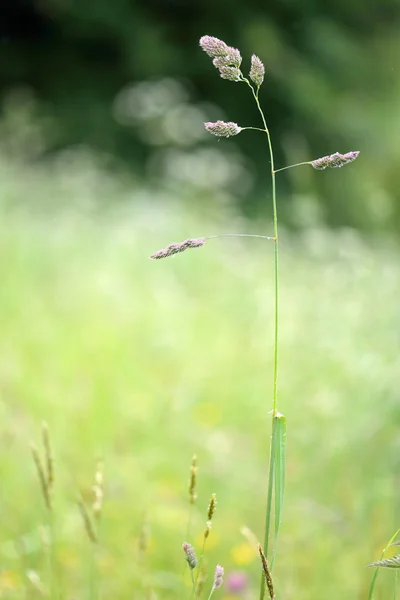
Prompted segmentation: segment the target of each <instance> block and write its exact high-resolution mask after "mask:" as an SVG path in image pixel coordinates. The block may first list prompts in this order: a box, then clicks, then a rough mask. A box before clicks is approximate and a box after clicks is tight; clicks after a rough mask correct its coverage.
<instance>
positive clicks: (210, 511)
mask: <svg viewBox="0 0 400 600" xmlns="http://www.w3.org/2000/svg"><path fill="white" fill-rule="evenodd" d="M216 510H217V496H216V494H211V498H210V503H209V505H208V510H207V519H208V520H209V521H212V518H213V516H214V513H215V511H216Z"/></svg>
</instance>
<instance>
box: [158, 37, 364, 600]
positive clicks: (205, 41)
mask: <svg viewBox="0 0 400 600" xmlns="http://www.w3.org/2000/svg"><path fill="white" fill-rule="evenodd" d="M200 47H201V48H202V49H203V50H204V52H206V54H208V56H210V57H211V58H212V59H213V61H212V62H213V65H214V67H215V68H216V69H217V70H218V71H219V74H220V76H221V77H222V79H227V80H228V81H234V82H236V83H246V85H248V87H249V88H250V90H251V93H252V95H253V98H254V100H255V102H256V104H257V109H258V111H259V113H260V116H261V120H262V123H263V126H264V128H263V129H261V128H260V127H241V126H240V125H238V124H237V123H234V122H233V121H216V122H214V123H211V122H207V123H204V126H205V129H206V130H207V131H208V132H209V133H211V134H212V135H215V136H217V137H224V138H229V137H232V136H235V135H238V134H239V133H241V132H242V131H244V130H249V129H250V130H254V131H259V132H262V133H265V134H266V136H267V142H268V150H269V162H270V170H271V184H272V210H273V236H255V235H248V234H225V235H226V236H229V235H231V236H235V237H236V236H240V235H243V236H247V235H248V237H264V238H265V239H272V240H273V241H274V335H273V338H274V351H273V393H272V411H271V416H272V434H271V443H270V453H269V466H268V489H267V505H266V510H265V530H264V544H263V548H261V550H262V557H264V563H263V564H264V570H263V576H262V579H261V585H260V600H263V598H264V595H265V585H266V583H265V582H266V571H265V565H268V562H267V559H268V551H269V544H270V534H271V522H272V513H273V510H274V514H275V525H274V527H275V535H274V547H273V554H272V560H271V567H269V566H268V573H270V571H269V569H270V568H271V570H272V567H273V564H274V560H275V556H276V549H277V541H278V532H279V527H280V523H281V515H282V506H283V496H284V487H285V460H286V419H285V417H284V416H283V415H282V414H280V413H278V406H277V405H278V349H279V348H278V345H279V344H278V342H279V242H278V210H277V199H276V181H275V175H276V173H278V172H279V171H283V170H285V169H289V168H292V167H296V166H300V165H305V164H308V165H311V166H312V168H313V169H317V170H324V169H326V168H337V167H343V166H344V165H347V164H348V163H351V162H353V161H354V160H355V159H356V158H357V157H358V155H359V152H358V151H352V152H347V153H346V154H340V153H339V152H335V153H334V154H330V155H327V156H323V157H321V158H317V159H315V160H312V161H307V162H302V163H297V164H295V165H290V166H288V167H283V168H281V169H277V170H275V165H274V153H273V148H272V141H271V136H270V132H269V129H268V126H267V121H266V119H265V115H264V112H263V110H262V108H261V105H260V102H259V98H258V94H259V90H260V86H261V85H262V83H263V81H264V76H265V67H264V65H263V63H262V61H261V60H260V59H259V58H258V56H256V55H255V54H253V56H252V57H251V68H250V71H249V78H248V79H247V78H246V77H244V76H243V73H242V71H241V69H240V67H241V64H242V57H241V54H240V51H239V50H238V49H237V48H232V47H231V46H228V45H227V44H226V43H225V42H223V41H222V40H219V39H218V38H215V37H212V36H209V35H205V36H203V37H202V38H201V39H200ZM214 237H223V234H222V235H219V236H210V237H203V238H197V239H196V238H189V239H187V240H185V241H183V242H179V243H176V242H175V243H172V244H169V245H168V246H167V247H166V248H163V249H162V250H159V251H157V252H155V253H154V254H152V255H151V256H150V258H152V259H155V260H159V259H162V258H167V257H168V256H173V255H175V254H177V253H181V252H183V251H186V250H187V249H189V248H200V247H202V246H203V245H204V243H205V241H206V240H207V239H211V238H214ZM274 491H275V502H273V495H274ZM267 579H268V578H267ZM269 592H270V596H271V598H272V595H274V594H272V595H271V589H269Z"/></svg>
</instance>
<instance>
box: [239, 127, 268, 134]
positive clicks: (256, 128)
mask: <svg viewBox="0 0 400 600" xmlns="http://www.w3.org/2000/svg"><path fill="white" fill-rule="evenodd" d="M245 129H253V131H262V132H263V133H265V129H261V128H260V127H241V130H242V131H244V130H245Z"/></svg>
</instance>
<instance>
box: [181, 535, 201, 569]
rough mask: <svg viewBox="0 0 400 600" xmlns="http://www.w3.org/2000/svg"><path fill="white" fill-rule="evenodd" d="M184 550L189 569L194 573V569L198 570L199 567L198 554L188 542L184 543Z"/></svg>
mask: <svg viewBox="0 0 400 600" xmlns="http://www.w3.org/2000/svg"><path fill="white" fill-rule="evenodd" d="M182 550H183V551H184V553H185V558H186V560H187V563H188V565H189V567H190V568H191V570H192V571H193V569H195V568H196V566H197V562H198V561H197V556H196V553H195V551H194V548H193V546H191V545H190V544H188V543H187V542H184V543H183V544H182Z"/></svg>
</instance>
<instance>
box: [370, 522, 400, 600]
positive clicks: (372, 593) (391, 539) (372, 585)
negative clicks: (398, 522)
mask: <svg viewBox="0 0 400 600" xmlns="http://www.w3.org/2000/svg"><path fill="white" fill-rule="evenodd" d="M399 533H400V528H399V529H398V530H397V531H396V532H395V533H394V534H393V535H392V537H391V538H390V540H389V541H388V543H387V544H386V546H385V547H384V549H383V550H382V553H381V556H380V558H379V560H382V559H383V557H384V556H385V552H386V550H387V549H388V548H389V546H391V545H392V544H393V542H394V540H395V539H396V538H397V536H398V535H399ZM396 545H397V543H396ZM378 573H379V567H375V573H374V576H373V577H372V581H371V585H370V588H369V594H368V600H372V599H373V596H374V590H375V584H376V580H377V578H378Z"/></svg>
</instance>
